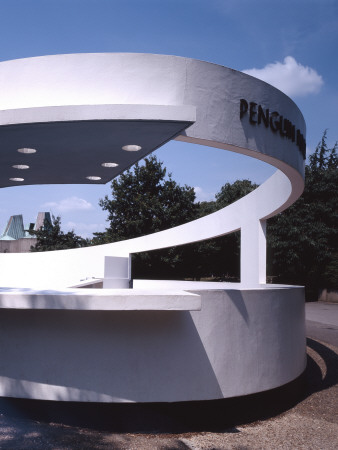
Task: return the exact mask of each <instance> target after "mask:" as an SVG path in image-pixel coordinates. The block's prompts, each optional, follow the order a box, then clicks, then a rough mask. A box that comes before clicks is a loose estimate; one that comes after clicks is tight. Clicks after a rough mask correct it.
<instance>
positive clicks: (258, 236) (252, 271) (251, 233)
mask: <svg viewBox="0 0 338 450" xmlns="http://www.w3.org/2000/svg"><path fill="white" fill-rule="evenodd" d="M241 283H242V284H243V285H244V287H251V286H257V284H260V283H266V220H257V219H254V220H251V221H248V222H246V223H245V224H244V225H243V226H242V228H241Z"/></svg>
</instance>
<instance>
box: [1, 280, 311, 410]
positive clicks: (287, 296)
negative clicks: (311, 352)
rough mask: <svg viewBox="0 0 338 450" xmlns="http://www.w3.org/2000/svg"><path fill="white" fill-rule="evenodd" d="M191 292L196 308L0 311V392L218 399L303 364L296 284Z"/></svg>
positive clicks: (280, 377)
mask: <svg viewBox="0 0 338 450" xmlns="http://www.w3.org/2000/svg"><path fill="white" fill-rule="evenodd" d="M195 292H196V293H198V294H199V295H201V298H202V310H201V311H191V312H189V311H105V312H102V311H66V310H59V311H55V310H54V311H36V310H35V311H34V310H24V311H22V310H21V311H20V310H2V311H1V315H0V340H1V342H3V343H5V344H4V345H2V346H1V347H0V361H1V364H0V395H1V396H8V397H19V398H20V397H21V398H35V399H46V400H63V401H98V402H174V401H190V400H208V399H221V398H228V397H234V396H241V395H245V394H251V393H254V392H260V391H265V390H268V389H272V388H275V387H277V386H281V385H283V384H285V383H288V382H289V381H292V380H293V379H295V378H296V377H298V376H299V375H300V374H301V373H302V372H303V371H304V369H305V364H306V359H305V327H304V321H305V319H304V293H303V289H302V288H291V287H290V288H285V289H279V288H273V287H272V288H270V289H261V290H260V289H259V290H255V289H252V290H245V291H244V290H242V291H241V290H238V289H237V290H236V289H233V290H230V289H229V290H213V291H206V290H204V291H195Z"/></svg>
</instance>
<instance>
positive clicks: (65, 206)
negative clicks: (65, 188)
mask: <svg viewBox="0 0 338 450" xmlns="http://www.w3.org/2000/svg"><path fill="white" fill-rule="evenodd" d="M42 207H43V208H49V209H52V210H55V211H57V212H61V213H64V212H68V211H86V210H88V209H92V208H93V205H92V204H91V203H89V202H87V200H85V199H83V198H79V197H68V198H64V199H63V200H60V201H58V202H47V203H44V204H43V205H42Z"/></svg>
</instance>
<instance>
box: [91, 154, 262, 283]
mask: <svg viewBox="0 0 338 450" xmlns="http://www.w3.org/2000/svg"><path fill="white" fill-rule="evenodd" d="M255 187H256V185H254V184H252V183H251V182H250V181H249V180H238V181H236V182H235V183H233V184H230V183H227V184H226V185H224V186H223V187H222V189H221V191H220V192H219V194H217V198H216V201H211V202H201V203H195V202H194V200H195V192H194V189H193V188H192V187H189V186H184V187H181V186H179V185H178V184H177V183H176V182H175V181H173V179H172V177H171V175H170V174H169V176H168V177H167V176H166V169H165V168H164V167H163V164H162V163H161V162H160V161H158V160H157V158H156V157H155V156H151V157H149V158H146V159H145V163H144V165H139V164H136V165H135V166H134V168H133V170H128V171H127V172H125V173H124V174H122V175H121V176H120V177H119V178H118V179H116V180H114V181H113V182H112V184H111V189H112V195H111V198H109V197H108V196H106V197H105V198H104V199H102V200H101V201H100V206H101V207H102V208H103V209H104V210H106V211H108V221H109V222H110V224H109V227H108V228H107V229H106V231H105V232H104V233H95V238H94V240H93V241H94V243H105V242H114V241H118V240H123V239H130V238H133V237H138V236H142V235H145V234H149V233H154V232H157V231H161V230H164V229H168V228H171V227H174V226H176V225H180V224H182V223H186V222H188V221H190V220H194V219H197V218H199V217H203V216H204V215H206V214H210V213H212V212H214V211H216V210H217V209H220V208H222V207H224V206H226V205H228V204H230V203H232V202H233V201H235V200H237V199H239V198H240V197H242V196H244V195H246V194H247V193H248V192H250V191H252V190H253V189H254V188H255ZM239 253H240V252H239V236H238V233H235V234H233V235H230V236H224V237H221V238H218V239H211V240H208V241H204V242H199V243H194V244H188V245H184V246H179V247H172V248H168V249H161V250H154V251H151V252H143V253H139V254H137V255H133V264H132V267H133V276H134V277H136V278H148V277H152V278H167V279H170V278H177V279H179V278H195V279H199V278H201V277H208V276H217V277H219V278H221V279H224V278H227V279H229V278H230V279H238V278H239Z"/></svg>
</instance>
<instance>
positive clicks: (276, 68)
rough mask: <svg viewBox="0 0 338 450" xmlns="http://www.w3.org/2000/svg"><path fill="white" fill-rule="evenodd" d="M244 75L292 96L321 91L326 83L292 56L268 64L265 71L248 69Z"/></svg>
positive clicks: (264, 68)
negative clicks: (282, 60)
mask: <svg viewBox="0 0 338 450" xmlns="http://www.w3.org/2000/svg"><path fill="white" fill-rule="evenodd" d="M243 72H244V73H247V74H248V75H252V76H253V77H256V78H259V79H260V80H263V81H266V82H267V83H269V84H272V86H275V87H276V88H278V89H280V90H281V91H283V92H284V93H285V94H287V95H290V96H294V97H296V96H305V95H308V94H315V93H317V92H319V91H320V89H321V87H322V85H323V83H324V81H323V78H322V76H321V75H319V74H318V73H317V72H316V71H315V70H314V69H312V68H311V67H307V66H302V65H301V64H300V63H298V62H297V61H296V60H295V58H293V57H292V56H287V57H286V58H284V62H282V63H281V62H278V61H277V62H275V63H271V64H267V65H266V66H265V67H263V69H247V70H243Z"/></svg>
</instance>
